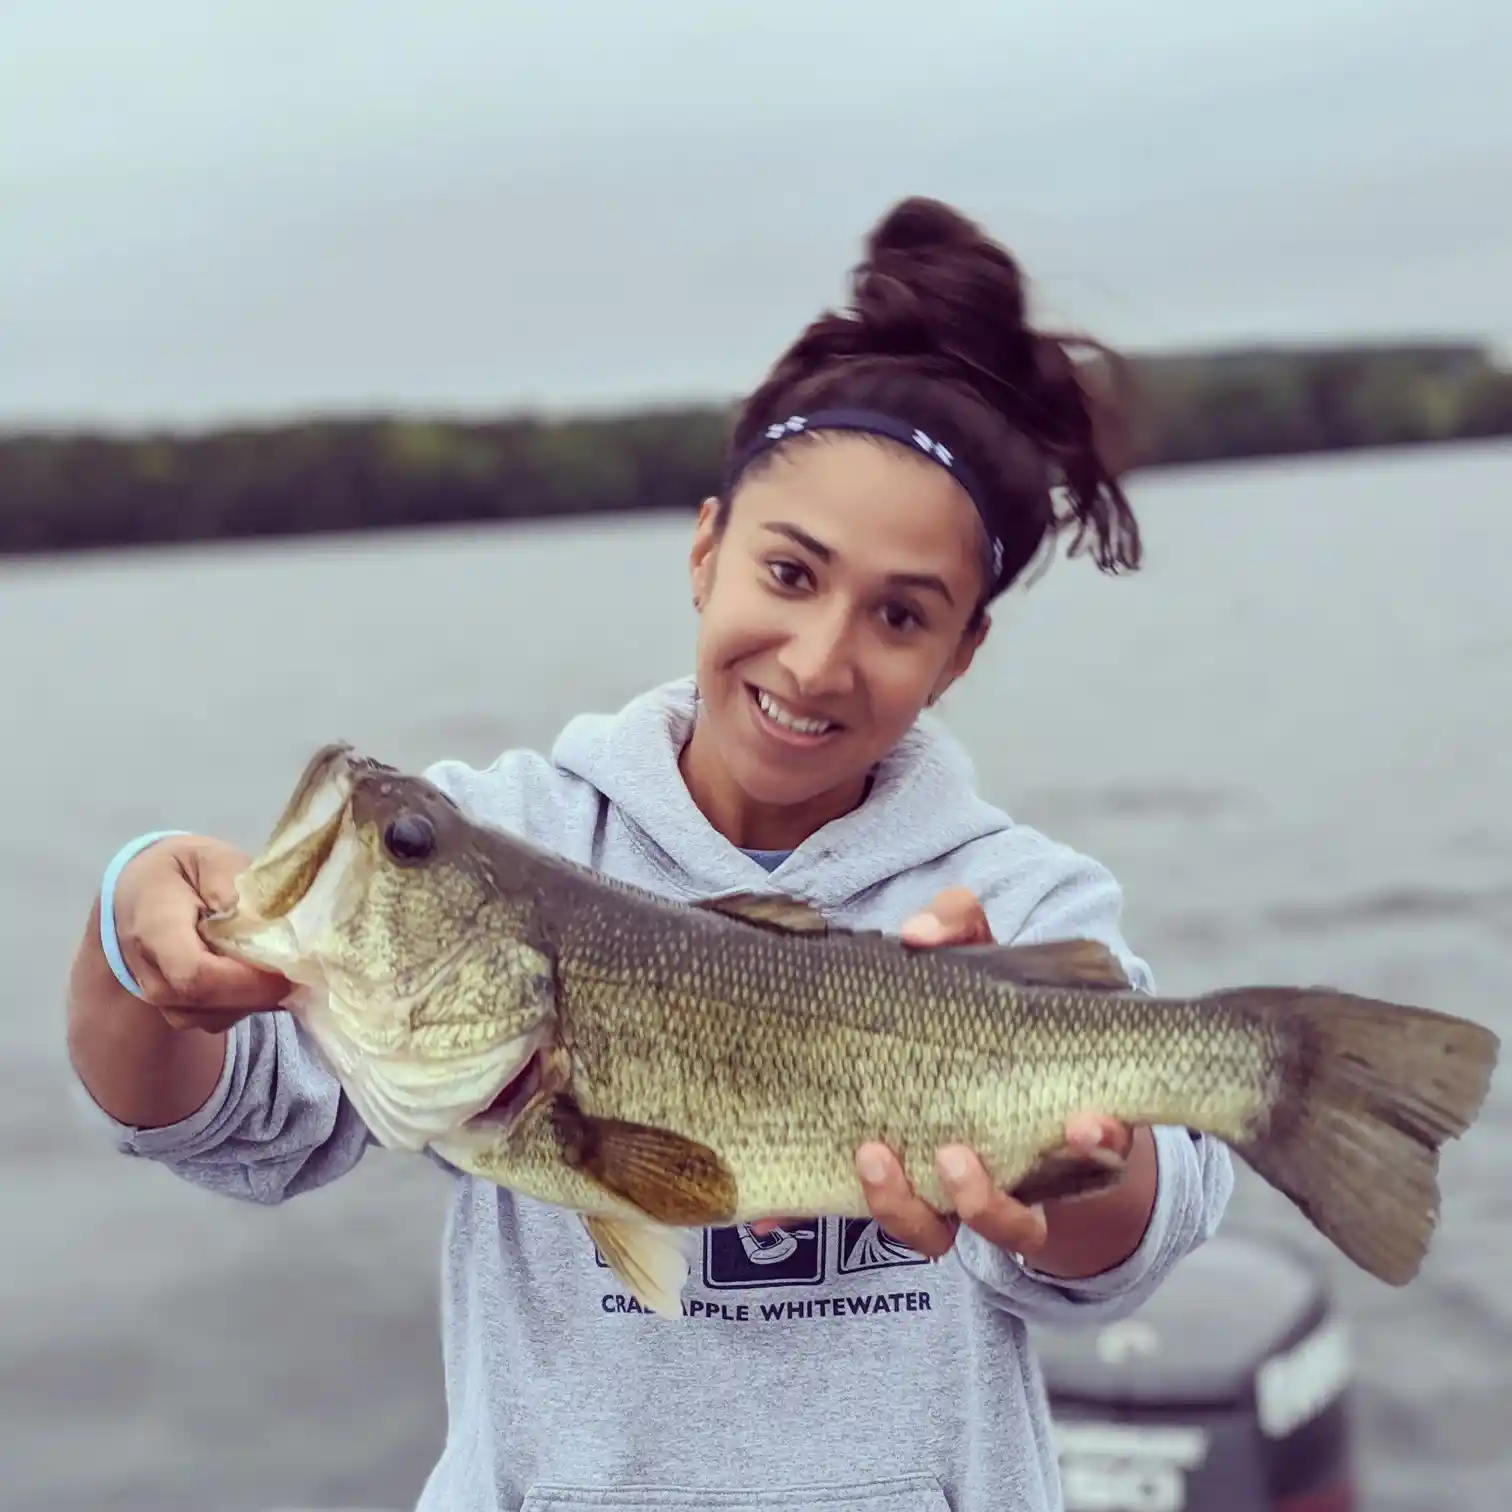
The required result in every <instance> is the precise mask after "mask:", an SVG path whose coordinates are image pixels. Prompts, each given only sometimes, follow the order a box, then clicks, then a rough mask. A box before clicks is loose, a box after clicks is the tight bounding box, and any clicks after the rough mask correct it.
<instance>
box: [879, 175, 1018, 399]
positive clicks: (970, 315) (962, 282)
mask: <svg viewBox="0 0 1512 1512" xmlns="http://www.w3.org/2000/svg"><path fill="white" fill-rule="evenodd" d="M866 254H867V255H866V258H865V260H864V261H862V262H861V263H860V264H859V265H858V266H857V267H856V268H855V269H853V270H852V273H851V305H852V308H853V310H854V314H855V318H856V320H857V321H858V322H859V325H860V330H858V331H857V333H856V337H857V344H858V345H859V346H861V347H863V348H864V349H865V350H867V351H868V352H870V353H875V354H877V355H879V356H883V355H886V356H892V355H897V356H911V357H933V358H936V359H938V361H939V364H940V366H941V367H942V368H948V369H952V370H953V371H954V375H955V376H956V377H958V378H959V379H960V380H961V381H963V382H965V383H967V384H969V385H971V386H972V387H974V388H976V389H978V390H979V391H980V392H981V393H982V394H983V397H984V398H987V399H988V401H989V402H990V403H992V404H994V405H995V406H998V407H1003V405H1004V390H1017V391H1020V392H1021V391H1022V390H1023V389H1024V388H1025V387H1026V386H1030V385H1032V384H1033V382H1034V379H1035V376H1036V373H1035V369H1036V353H1035V338H1034V333H1033V332H1032V331H1030V330H1029V328H1028V326H1027V325H1026V323H1025V319H1024V312H1025V293H1024V278H1023V274H1022V273H1021V272H1020V270H1019V266H1018V264H1017V263H1016V262H1015V261H1014V259H1013V258H1012V257H1011V256H1010V255H1009V253H1008V252H1007V251H1006V250H1005V249H1004V248H1003V247H1002V246H1000V245H999V244H998V243H996V242H995V241H993V240H992V239H991V238H990V237H988V236H987V235H986V234H985V233H984V232H983V231H982V229H981V228H980V227H979V226H978V225H977V224H976V223H975V222H974V221H971V220H969V219H967V217H966V216H964V215H962V214H961V213H960V212H959V211H958V210H955V209H953V208H952V207H951V206H949V205H945V204H942V203H941V202H940V201H939V200H934V199H925V198H921V197H914V198H911V199H906V200H903V201H902V202H901V203H899V204H897V205H895V206H894V207H893V208H892V209H891V210H889V211H888V212H887V214H886V215H884V216H883V218H882V219H881V220H880V221H879V222H878V223H877V225H876V226H875V227H874V228H873V230H872V232H871V234H870V236H868V237H867V240H866Z"/></svg>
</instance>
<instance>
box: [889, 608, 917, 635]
mask: <svg viewBox="0 0 1512 1512" xmlns="http://www.w3.org/2000/svg"><path fill="white" fill-rule="evenodd" d="M882 620H883V623H884V624H885V625H886V626H887V628H888V629H889V630H912V629H913V628H914V627H915V626H916V625H922V624H923V623H924V621H923V620H922V619H920V618H919V616H918V614H917V613H916V612H915V611H914V610H913V609H911V608H910V607H909V606H908V605H907V604H884V605H883V606H882Z"/></svg>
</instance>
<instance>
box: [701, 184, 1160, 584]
mask: <svg viewBox="0 0 1512 1512" xmlns="http://www.w3.org/2000/svg"><path fill="white" fill-rule="evenodd" d="M850 291H851V307H850V309H849V310H847V311H844V312H838V311H834V310H828V311H826V312H825V313H824V314H822V315H820V316H819V317H818V318H817V319H816V320H814V321H813V322H812V323H811V324H810V325H809V326H808V328H807V329H806V330H805V331H804V332H803V333H802V334H801V335H800V336H799V337H798V339H797V340H796V341H795V342H794V343H793V344H792V346H790V347H789V348H788V349H787V351H786V352H784V353H783V354H782V356H781V357H779V358H778V359H777V361H776V363H775V364H774V365H773V367H772V369H771V371H770V372H769V373H768V374H767V376H766V378H765V380H764V381H763V382H762V384H761V385H760V387H759V388H757V389H756V391H755V392H754V393H752V394H751V395H750V397H749V398H748V399H747V400H746V401H745V403H744V404H743V405H742V406H741V408H740V411H739V414H738V416H737V418H736V421H735V425H734V429H733V431H732V433H731V435H730V438H729V448H728V454H727V460H726V468H727V473H726V476H727V478H728V477H729V473H728V468H729V467H730V465H731V463H732V462H733V461H734V460H735V459H737V458H738V457H739V456H740V455H741V453H742V452H744V451H745V449H746V448H747V447H748V446H749V445H750V444H751V443H752V442H753V441H755V440H756V438H757V437H758V436H759V435H760V433H761V432H762V431H763V430H764V429H765V428H766V427H767V426H768V425H770V424H772V423H774V422H777V421H781V420H784V419H786V418H787V417H788V416H789V415H793V414H803V413H813V412H814V411H815V410H818V409H836V408H848V409H867V410H876V411H881V412H882V413H884V414H888V415H891V416H894V417H895V418H897V419H899V420H902V421H904V422H906V423H907V424H909V425H914V426H918V427H920V428H922V429H923V430H925V431H927V432H928V433H929V434H930V435H932V436H938V437H940V438H942V439H945V440H947V441H948V443H949V445H950V446H951V447H952V448H953V449H954V451H955V453H956V455H957V456H959V457H960V458H961V459H962V460H963V461H964V462H965V463H966V464H968V466H969V467H970V469H971V471H972V473H973V474H974V475H975V477H976V479H977V480H978V491H979V493H980V494H981V495H982V497H980V498H979V499H978V500H977V504H978V508H979V509H980V510H981V511H982V513H983V515H984V517H985V519H986V520H987V522H988V523H989V526H990V529H991V531H992V533H993V534H994V535H996V536H997V537H998V538H999V539H1000V541H1001V543H1002V548H1003V565H1002V570H1001V572H1000V574H999V575H998V580H997V584H996V588H995V589H994V590H993V592H1002V591H1003V590H1004V589H1006V588H1007V587H1009V586H1010V585H1011V584H1012V583H1013V582H1014V581H1015V580H1016V579H1017V578H1018V577H1019V576H1020V575H1021V574H1022V573H1023V571H1024V570H1025V568H1027V567H1028V566H1029V565H1030V563H1031V562H1033V560H1034V558H1035V557H1036V556H1037V555H1038V553H1039V551H1040V550H1041V548H1042V547H1043V546H1044V544H1045V542H1046V540H1047V538H1050V537H1053V536H1054V535H1057V534H1058V533H1059V532H1060V531H1061V530H1063V529H1066V528H1068V527H1070V526H1075V527H1076V537H1075V539H1074V540H1073V542H1072V544H1071V554H1072V555H1075V554H1076V553H1077V552H1079V551H1080V550H1081V549H1082V547H1083V544H1084V542H1085V541H1086V539H1087V537H1088V536H1089V535H1090V537H1091V540H1092V550H1093V554H1094V557H1095V559H1096V561H1097V564H1098V566H1099V568H1101V569H1102V570H1103V571H1105V572H1117V571H1118V570H1119V569H1121V568H1126V569H1133V568H1136V567H1137V566H1138V565H1139V561H1140V555H1141V551H1140V539H1139V527H1138V525H1137V524H1136V523H1135V520H1134V515H1133V512H1132V511H1131V509H1130V508H1129V503H1128V500H1127V499H1126V498H1125V497H1124V494H1123V490H1122V489H1121V488H1120V487H1119V483H1118V471H1119V470H1120V468H1121V467H1122V465H1124V462H1125V461H1126V460H1127V453H1128V450H1129V436H1130V434H1131V431H1130V425H1129V420H1128V418H1127V416H1126V414H1125V413H1124V412H1123V411H1122V409H1121V408H1120V406H1121V404H1122V403H1123V399H1122V397H1121V396H1120V395H1119V393H1118V392H1117V390H1119V389H1120V388H1122V390H1123V391H1124V392H1125V393H1126V392H1127V389H1128V384H1127V370H1126V368H1125V367H1124V365H1123V364H1122V363H1121V362H1120V361H1119V359H1118V358H1116V357H1115V356H1114V355H1113V354H1112V353H1111V352H1109V351H1107V349H1106V348H1104V347H1102V346H1101V345H1100V344H1098V343H1097V342H1093V341H1090V340H1088V339H1086V338H1084V337H1065V336H1055V335H1051V334H1049V333H1046V332H1040V331H1036V330H1034V329H1033V328H1031V326H1030V325H1029V322H1028V319H1027V314H1026V295H1025V280H1024V277H1023V274H1022V273H1021V271H1020V269H1019V266H1018V264H1017V262H1016V261H1015V260H1014V258H1013V257H1012V255H1011V254H1010V253H1009V252H1008V251H1006V250H1005V249H1004V248H1003V247H1002V246H1000V245H999V244H998V243H996V242H994V241H992V240H991V239H990V238H989V237H988V236H987V235H986V234H985V233H984V232H983V231H982V230H981V229H980V228H979V227H978V226H977V225H976V224H975V223H973V222H972V221H970V220H968V219H967V218H966V217H965V216H963V215H961V214H960V213H959V212H958V211H956V210H953V209H952V208H951V207H950V206H948V205H944V204H941V203H940V202H939V201H938V200H933V199H921V198H911V199H906V200H903V201H902V202H901V203H899V204H897V205H895V206H894V207H893V208H892V209H891V210H890V211H888V212H887V214H886V215H885V216H883V218H882V220H881V221H880V222H879V223H878V224H877V226H876V227H875V228H874V229H873V231H872V232H871V235H870V236H869V237H868V238H867V243H866V256H865V258H864V260H863V261H862V262H861V263H860V264H859V265H858V266H856V267H855V268H854V269H853V270H852V272H851V279H850ZM1078 351H1083V352H1092V353H1095V354H1097V356H1098V357H1099V358H1100V359H1101V360H1102V362H1103V364H1104V367H1105V371H1106V374H1107V376H1108V377H1109V378H1111V379H1113V380H1114V381H1113V383H1112V384H1111V385H1109V384H1108V383H1107V381H1106V379H1105V380H1104V382H1103V383H1102V384H1099V383H1097V382H1095V381H1094V380H1093V379H1092V378H1091V377H1090V376H1088V374H1087V373H1086V371H1085V370H1084V371H1083V372H1081V373H1079V371H1078V367H1079V365H1078V363H1077V360H1076V356H1075V353H1077V352H1078ZM809 439H810V438H809V437H808V436H801V437H794V438H792V439H789V440H784V441H782V442H781V443H779V446H778V447H777V448H774V451H775V450H780V449H781V448H782V447H787V446H792V445H795V444H798V443H799V442H803V443H805V444H806V442H807V441H808V440H809ZM880 444H883V445H887V444H892V443H889V442H887V441H885V440H884V441H882V442H881V443H880ZM770 455H771V453H767V454H766V455H764V456H758V457H757V459H756V460H755V462H754V463H753V464H752V467H754V468H760V467H761V466H762V464H763V463H764V462H765V461H766V460H767V458H768V457H769V456H770ZM1057 490H1059V491H1062V492H1063V493H1064V498H1065V507H1064V509H1063V510H1062V511H1060V512H1057V508H1056V503H1055V497H1054V495H1055V492H1056V491H1057ZM730 504H731V490H730V488H729V487H727V488H726V489H725V491H724V493H723V495H722V497H721V507H720V515H721V520H720V523H721V524H722V523H723V519H724V518H726V517H727V516H728V512H729V509H730ZM983 538H984V542H985V539H986V532H985V531H984V536H983ZM991 596H992V593H989V594H987V595H985V596H984V603H985V598H987V597H991Z"/></svg>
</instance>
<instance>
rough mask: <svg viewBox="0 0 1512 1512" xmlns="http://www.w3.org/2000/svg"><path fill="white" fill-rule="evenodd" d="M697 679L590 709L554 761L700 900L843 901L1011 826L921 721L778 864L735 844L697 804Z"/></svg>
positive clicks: (931, 726)
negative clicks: (781, 897)
mask: <svg viewBox="0 0 1512 1512" xmlns="http://www.w3.org/2000/svg"><path fill="white" fill-rule="evenodd" d="M696 708H697V687H696V684H695V681H694V679H693V678H692V677H691V676H688V677H682V678H678V679H676V680H674V681H672V682H668V683H664V684H662V685H661V686H660V687H656V688H652V689H650V690H649V691H648V692H645V693H642V694H640V695H639V696H638V697H636V698H634V699H632V700H631V701H630V703H628V704H627V705H626V706H625V707H624V708H623V709H621V710H620V711H619V712H618V713H617V714H582V715H579V716H577V717H576V718H575V719H573V720H572V721H571V722H570V723H569V724H568V725H567V726H566V727H565V728H564V729H563V731H562V733H561V734H560V735H559V736H558V737H557V740H556V742H555V744H554V745H553V747H552V751H551V759H552V761H553V763H554V764H556V765H557V766H559V767H561V768H562V769H563V770H565V771H567V772H570V773H572V774H573V775H574V776H576V777H579V778H581V779H582V780H583V781H585V782H587V783H589V784H590V785H591V786H592V787H594V788H595V789H596V790H597V791H598V792H600V793H601V794H602V795H603V796H604V798H605V799H606V800H607V801H608V802H609V803H610V804H612V805H613V806H614V807H615V808H616V809H617V810H618V812H619V816H620V818H621V819H622V820H623V821H624V822H625V823H626V824H627V825H628V826H629V827H630V828H631V829H632V830H633V831H634V833H635V835H636V839H637V841H638V843H639V847H640V849H642V850H643V851H644V852H645V854H646V856H647V859H649V860H650V861H651V862H652V863H653V864H655V865H656V866H657V867H658V868H659V869H660V870H661V871H663V872H664V873H665V874H667V875H668V876H669V878H670V879H671V880H673V881H674V882H675V884H676V886H677V890H678V891H680V892H683V893H685V894H687V895H689V896H711V895H718V894H720V893H724V892H736V891H746V890H748V891H771V890H778V891H782V892H786V893H790V894H793V895H796V896H800V897H804V898H806V899H808V900H809V901H810V902H812V903H814V904H815V905H816V906H818V907H820V908H841V907H844V906H845V905H846V904H847V903H849V902H850V901H851V900H852V899H853V898H855V897H856V896H857V894H859V893H863V892H866V891H867V890H868V889H870V888H874V887H877V886H879V885H880V884H882V883H884V882H887V881H889V880H890V879H892V878H893V877H895V876H897V875H898V874H899V873H900V872H904V871H908V870H910V869H912V868H915V867H920V866H925V865H927V864H929V863H930V862H933V861H937V860H938V859H940V858H941V857H942V856H945V855H948V854H949V853H950V852H951V851H954V850H957V849H959V848H960V847H961V846H963V845H968V844H970V843H971V842H973V841H976V840H980V839H982V838H983V837H984V836H988V835H993V834H997V833H999V832H1001V831H1004V830H1007V829H1009V828H1011V827H1012V820H1010V819H1009V817H1008V816H1007V815H1006V814H1005V813H1003V811H1002V810H1001V809H998V808H995V807H994V806H993V805H991V804H989V803H987V802H986V801H985V800H983V799H982V798H981V797H979V796H978V795H977V792H976V773H975V770H974V769H973V767H972V764H971V761H970V759H969V757H968V756H967V755H966V752H965V751H964V749H963V748H962V747H961V745H960V744H959V743H958V742H957V741H956V740H955V739H954V738H953V737H952V736H951V735H950V734H949V733H948V732H947V731H946V730H945V729H944V727H943V726H942V725H941V724H940V723H939V722H938V721H937V720H935V719H933V718H931V717H929V716H925V717H923V718H921V719H920V720H919V721H918V722H917V723H916V724H915V725H914V727H913V728H912V729H911V730H910V731H909V732H908V734H907V735H905V736H904V738H903V739H902V740H901V741H900V742H899V743H898V745H897V746H896V747H894V749H893V751H892V753H891V754H890V755H888V756H887V757H885V758H884V759H883V761H882V762H881V763H880V764H879V765H878V767H877V769H876V773H875V780H874V782H873V784H872V788H871V791H870V793H869V794H868V795H867V797H866V800H865V801H864V802H863V803H862V804H861V805H860V807H859V808H856V809H854V810H852V811H851V812H850V813H848V814H845V815H843V816H841V817H840V818H839V819H835V820H832V821H831V822H830V823H829V824H827V825H825V826H824V827H823V828H822V829H819V830H817V831H816V832H815V833H814V834H812V835H810V836H809V838H808V839H807V840H805V841H804V842H803V844H802V845H800V846H798V847H797V849H795V850H794V851H793V853H792V854H791V855H790V856H789V857H788V858H787V860H785V861H784V862H783V863H782V864H781V865H780V866H779V867H777V868H776V869H775V870H774V871H772V872H770V873H768V872H767V871H766V870H765V868H763V867H762V866H761V864H760V863H759V862H757V861H755V860H754V859H753V858H751V857H750V856H747V855H746V854H745V853H744V852H743V851H742V850H740V849H739V847H737V846H735V845H732V844H731V843H730V841H729V840H727V839H726V838H725V837H724V836H723V835H721V834H720V833H719V831H718V830H716V829H715V828H714V826H713V825H711V824H710V823H709V821H708V820H707V819H706V818H705V817H704V815H703V813H702V811H701V810H700V809H699V808H698V806H697V805H696V804H695V803H694V802H693V799H692V796H691V795H690V794H689V792H688V789H687V786H686V784H685V783H684V782H683V779H682V774H681V772H679V770H678V765H677V762H678V756H679V754H680V753H681V751H682V748H683V746H684V744H686V742H687V740H688V737H689V736H690V735H691V734H692V730H693V721H694V717H695V711H696Z"/></svg>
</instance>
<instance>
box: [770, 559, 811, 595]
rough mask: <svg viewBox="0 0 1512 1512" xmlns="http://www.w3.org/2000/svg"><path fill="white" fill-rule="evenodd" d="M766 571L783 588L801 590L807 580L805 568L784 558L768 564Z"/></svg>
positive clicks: (807, 574) (806, 569)
mask: <svg viewBox="0 0 1512 1512" xmlns="http://www.w3.org/2000/svg"><path fill="white" fill-rule="evenodd" d="M767 571H768V572H770V573H771V574H772V576H773V577H774V578H775V579H776V580H777V582H778V583H779V584H780V585H781V586H782V587H783V588H801V587H803V585H804V583H805V582H807V581H808V579H809V571H808V568H807V567H805V566H804V565H803V564H802V563H801V562H790V561H788V560H787V559H786V558H779V559H778V560H777V561H775V562H768V563H767Z"/></svg>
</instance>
